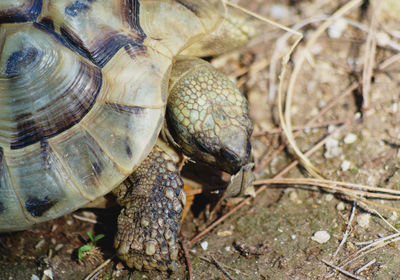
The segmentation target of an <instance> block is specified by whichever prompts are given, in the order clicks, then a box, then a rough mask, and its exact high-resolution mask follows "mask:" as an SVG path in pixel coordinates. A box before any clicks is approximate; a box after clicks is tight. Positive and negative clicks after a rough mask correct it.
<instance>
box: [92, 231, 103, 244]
mask: <svg viewBox="0 0 400 280" xmlns="http://www.w3.org/2000/svg"><path fill="white" fill-rule="evenodd" d="M103 237H104V234H102V233H101V234H98V235H96V237H95V238H94V241H93V242H96V241H98V240H100V239H102V238H103Z"/></svg>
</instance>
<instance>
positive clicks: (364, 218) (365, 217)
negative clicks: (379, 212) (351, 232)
mask: <svg viewBox="0 0 400 280" xmlns="http://www.w3.org/2000/svg"><path fill="white" fill-rule="evenodd" d="M370 219H371V214H369V213H363V214H361V215H359V216H358V217H357V224H359V226H360V227H362V228H367V227H368V226H369V220H370Z"/></svg>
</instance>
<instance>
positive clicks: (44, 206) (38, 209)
mask: <svg viewBox="0 0 400 280" xmlns="http://www.w3.org/2000/svg"><path fill="white" fill-rule="evenodd" d="M56 203H57V201H52V200H50V198H49V197H48V196H45V197H44V198H42V199H40V198H34V197H30V198H28V199H27V200H26V201H25V208H26V210H27V211H28V212H29V214H31V215H32V217H40V216H42V215H43V214H44V213H45V212H46V211H47V210H49V209H50V208H51V207H53V205H54V204H56Z"/></svg>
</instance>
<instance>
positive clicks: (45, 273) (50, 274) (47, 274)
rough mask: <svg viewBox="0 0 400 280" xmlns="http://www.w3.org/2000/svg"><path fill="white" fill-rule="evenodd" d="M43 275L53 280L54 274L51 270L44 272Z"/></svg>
mask: <svg viewBox="0 0 400 280" xmlns="http://www.w3.org/2000/svg"><path fill="white" fill-rule="evenodd" d="M43 274H44V275H46V276H47V277H49V278H50V279H51V280H53V272H52V271H51V269H46V270H45V271H43Z"/></svg>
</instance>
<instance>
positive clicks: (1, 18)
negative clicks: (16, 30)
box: [0, 0, 42, 23]
mask: <svg viewBox="0 0 400 280" xmlns="http://www.w3.org/2000/svg"><path fill="white" fill-rule="evenodd" d="M41 10H42V0H30V1H26V2H25V3H23V4H22V5H21V6H19V7H15V8H11V9H5V10H0V23H15V22H26V21H34V20H36V19H37V17H38V16H39V14H40V12H41Z"/></svg>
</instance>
